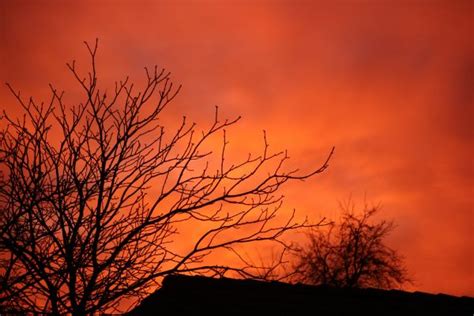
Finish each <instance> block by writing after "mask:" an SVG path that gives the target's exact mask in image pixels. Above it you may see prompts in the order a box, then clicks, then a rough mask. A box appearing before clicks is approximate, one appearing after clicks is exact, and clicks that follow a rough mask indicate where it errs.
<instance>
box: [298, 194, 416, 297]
mask: <svg viewBox="0 0 474 316" xmlns="http://www.w3.org/2000/svg"><path fill="white" fill-rule="evenodd" d="M342 209H343V211H344V213H343V216H342V220H341V222H340V223H339V224H334V223H332V224H331V225H330V226H329V229H328V230H326V231H322V230H311V232H310V233H309V234H308V240H309V244H308V245H307V246H303V247H302V246H299V247H297V251H296V252H295V253H296V256H297V261H296V262H297V263H296V265H295V267H296V269H295V270H296V272H297V273H296V275H297V280H298V281H300V282H304V283H309V284H322V285H329V286H335V287H343V288H354V287H357V288H360V287H375V288H384V289H388V288H393V287H397V286H398V287H399V286H401V285H403V284H404V283H405V282H409V281H410V280H409V279H408V276H407V271H406V269H405V267H404V265H403V262H402V259H401V257H400V256H399V255H398V254H397V252H396V251H395V250H393V249H391V248H389V247H388V246H386V245H385V243H384V238H385V237H387V235H388V234H389V233H390V232H391V231H392V230H393V229H394V224H393V222H390V221H385V220H382V221H380V222H372V221H371V219H372V217H373V216H374V214H375V213H376V212H377V211H378V207H373V208H369V207H368V206H366V207H365V208H364V210H363V212H362V213H361V214H357V213H355V212H354V206H353V205H350V203H348V204H346V205H343V206H342Z"/></svg>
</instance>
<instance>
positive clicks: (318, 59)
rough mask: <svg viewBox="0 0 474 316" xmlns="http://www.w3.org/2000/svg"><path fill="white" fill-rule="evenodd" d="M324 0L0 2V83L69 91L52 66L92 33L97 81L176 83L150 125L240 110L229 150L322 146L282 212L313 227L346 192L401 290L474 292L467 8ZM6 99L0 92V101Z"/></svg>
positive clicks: (63, 73) (305, 156)
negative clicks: (382, 236) (377, 219)
mask: <svg viewBox="0 0 474 316" xmlns="http://www.w3.org/2000/svg"><path fill="white" fill-rule="evenodd" d="M327 2H328V3H333V4H326V1H298V0H297V1H263V0H262V1H255V2H253V1H244V0H242V1H217V0H216V1H211V0H209V1H185V0H179V1H128V2H127V1H96V2H86V1H76V2H73V1H70V2H69V1H68V2H67V4H65V3H63V2H62V1H2V2H1V4H0V36H1V42H2V47H1V49H0V81H1V82H2V83H3V82H8V83H10V84H12V85H13V86H14V87H15V89H16V90H21V91H22V95H24V96H27V95H28V96H30V95H31V96H33V97H34V98H35V99H38V100H43V99H44V100H48V96H49V87H48V83H52V84H54V85H55V86H56V87H58V88H59V89H61V90H65V91H66V96H67V97H68V98H70V99H68V100H74V97H75V94H74V93H76V92H77V90H75V89H76V87H75V86H74V82H73V80H72V78H71V76H70V73H69V72H68V70H67V68H66V66H65V63H66V62H69V61H71V60H72V59H76V60H77V63H78V65H79V66H81V65H82V66H84V67H86V66H87V62H88V59H87V54H86V50H85V49H84V45H83V41H95V39H96V38H98V39H99V52H98V68H99V71H100V73H101V76H100V80H101V82H102V83H103V84H105V85H107V84H113V82H114V81H115V80H118V79H121V78H123V77H125V76H126V75H130V77H131V78H132V79H133V80H136V82H137V83H140V82H141V81H140V80H143V74H144V72H143V67H144V66H153V65H155V64H157V65H158V66H159V67H164V68H166V69H167V70H169V71H171V73H172V78H173V80H174V82H175V83H177V84H182V90H181V92H180V94H179V95H178V97H177V98H176V100H175V101H173V104H171V105H170V106H169V108H168V109H167V111H166V114H165V115H166V119H168V120H170V121H173V120H174V119H175V118H176V120H180V119H181V117H182V116H183V115H186V116H187V117H189V119H190V120H192V121H196V122H197V123H198V124H200V126H206V124H209V123H210V121H211V120H212V117H213V113H214V106H215V105H218V106H219V109H220V112H221V115H222V116H223V117H228V118H235V117H237V116H239V115H241V116H242V120H241V121H240V122H239V124H237V125H236V126H235V127H234V128H232V129H230V130H229V132H228V139H229V141H230V144H229V150H230V154H232V155H234V156H233V157H241V156H239V155H243V154H246V153H247V152H255V151H258V150H260V149H261V147H262V130H265V131H266V133H267V136H268V141H269V143H270V146H271V148H272V149H273V150H275V151H277V150H284V149H288V153H289V155H290V157H291V162H290V164H291V166H294V167H298V168H300V169H301V170H303V171H309V170H312V169H313V168H315V167H317V166H319V165H320V164H321V163H322V162H323V161H324V159H325V158H326V157H327V155H328V153H329V151H330V150H331V148H332V146H335V148H336V151H335V154H334V156H333V158H332V159H331V161H330V167H329V168H328V169H327V170H326V171H325V172H324V173H323V174H321V175H318V176H316V177H314V178H311V179H309V180H307V181H305V182H298V183H291V184H290V185H288V186H286V187H285V188H284V192H283V193H284V195H285V197H286V199H285V205H284V207H285V209H288V210H289V211H291V210H292V209H293V208H295V209H296V210H297V212H298V214H300V215H302V216H308V217H309V218H310V219H312V220H313V221H317V220H319V219H320V218H321V217H328V218H334V219H337V218H338V216H339V213H340V210H339V208H338V205H339V204H338V203H339V201H341V200H347V199H348V198H349V197H351V198H352V199H353V200H354V201H355V202H360V203H363V201H364V199H366V200H367V201H368V202H370V203H375V204H378V203H380V204H381V205H382V212H381V213H382V214H381V216H383V217H384V218H388V219H393V220H394V221H395V223H396V225H397V228H396V229H395V230H394V231H393V233H392V235H390V238H389V240H388V243H389V244H390V245H391V246H392V247H393V248H394V249H397V251H399V253H400V254H401V255H403V256H404V257H405V262H406V265H407V268H408V271H409V272H410V275H411V277H412V278H413V279H414V280H415V283H414V285H413V286H409V287H408V289H410V290H420V291H426V292H433V293H437V292H443V293H449V294H454V295H469V296H474V270H473V269H474V240H473V239H474V233H473V231H474V215H473V211H474V209H473V203H474V202H473V193H474V191H473V188H474V187H473V179H474V168H473V161H472V154H473V148H474V147H473V145H474V144H473V128H472V124H473V118H474V110H473V91H474V89H473V86H474V85H473V84H474V82H473V74H474V60H473V56H474V55H473V53H474V51H473V10H474V8H473V2H472V1H448V0H446V1H398V3H397V2H396V1H390V2H389V1H327ZM72 86H74V88H70V87H72ZM17 108H18V106H17V103H16V101H15V99H14V97H13V96H12V95H11V93H10V92H9V90H8V89H7V88H6V87H5V86H2V87H0V109H2V110H3V109H5V110H8V112H9V113H14V112H15V111H16V109H17ZM182 238H185V235H184V236H182Z"/></svg>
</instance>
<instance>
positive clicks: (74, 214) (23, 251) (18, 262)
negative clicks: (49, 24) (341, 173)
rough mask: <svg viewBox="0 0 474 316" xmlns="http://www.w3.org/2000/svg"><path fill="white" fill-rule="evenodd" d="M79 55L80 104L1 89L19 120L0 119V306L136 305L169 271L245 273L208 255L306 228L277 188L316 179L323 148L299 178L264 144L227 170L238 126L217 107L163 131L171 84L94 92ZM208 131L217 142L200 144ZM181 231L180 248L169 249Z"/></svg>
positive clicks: (161, 78) (150, 79)
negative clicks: (208, 115) (286, 210)
mask: <svg viewBox="0 0 474 316" xmlns="http://www.w3.org/2000/svg"><path fill="white" fill-rule="evenodd" d="M87 48H88V52H89V54H90V57H91V69H90V71H89V72H88V73H86V74H85V76H84V75H82V74H81V73H80V72H79V70H78V68H77V67H76V63H75V62H72V63H70V64H68V67H69V70H70V71H71V73H72V75H73V76H74V78H75V79H76V81H77V83H78V85H79V87H80V88H81V89H82V92H83V97H84V99H83V101H82V102H80V103H75V104H74V105H69V103H68V102H67V101H65V97H64V94H63V92H60V91H58V90H57V89H56V88H54V87H52V86H51V100H50V102H48V103H44V104H43V103H37V102H35V101H34V100H33V99H24V98H23V97H22V96H21V95H20V93H19V92H16V91H15V90H14V89H13V88H11V87H10V86H9V87H10V89H11V91H12V93H13V94H14V96H15V97H16V99H17V101H18V103H19V105H20V106H21V109H22V114H21V115H20V116H19V118H18V119H16V118H15V117H11V116H9V115H7V114H6V113H4V115H3V117H2V129H1V131H0V170H1V171H3V173H2V174H1V177H0V208H1V213H0V225H1V237H0V277H1V279H0V282H1V283H0V286H1V288H0V305H3V308H4V309H8V308H11V309H15V310H23V311H32V312H45V313H52V314H66V313H67V314H73V315H85V314H89V313H95V312H100V311H105V310H111V309H113V308H114V307H117V304H118V301H119V300H120V299H123V298H125V299H131V300H132V301H133V302H136V301H137V300H139V299H140V298H142V297H144V296H145V295H147V294H148V293H149V292H150V290H151V289H152V288H156V287H157V286H159V282H160V280H161V278H162V277H164V276H166V275H169V274H171V273H177V272H179V273H189V274H205V275H211V276H212V275H216V274H217V275H223V274H224V273H226V272H228V271H233V272H235V273H237V274H238V275H240V276H243V277H250V276H252V269H251V268H252V267H250V268H249V267H246V266H245V265H242V266H225V265H223V264H216V263H213V262H210V261H208V260H207V258H208V256H209V255H210V254H211V253H213V252H214V251H216V250H219V249H221V250H225V251H229V252H231V253H235V254H237V255H238V252H239V248H236V246H237V245H238V246H241V245H245V244H249V243H254V242H260V241H270V242H271V241H274V242H277V243H284V241H282V239H281V237H282V235H283V234H284V233H285V232H287V231H289V230H294V229H297V228H301V227H308V226H312V225H311V224H309V223H307V222H306V221H302V222H297V221H296V220H295V217H294V213H292V214H290V215H289V216H288V217H287V218H282V217H281V216H279V214H280V213H279V210H280V207H281V202H282V196H280V195H279V194H278V191H279V189H280V187H281V186H282V185H283V184H284V183H286V182H287V181H289V180H303V179H306V178H308V177H311V176H313V175H316V174H318V173H321V172H323V171H324V170H325V169H326V168H327V166H328V161H329V158H330V157H331V154H332V152H331V154H329V156H328V158H327V160H326V161H325V162H324V163H323V164H322V165H321V167H318V168H316V169H315V170H313V171H310V172H308V173H299V172H298V170H296V169H287V167H286V166H285V163H286V162H287V160H288V156H287V154H286V152H277V153H272V152H270V150H269V145H268V142H267V140H266V137H265V136H264V137H263V149H262V152H261V153H260V154H257V155H250V154H249V155H248V157H247V158H246V159H244V160H242V161H229V160H228V159H226V149H227V146H228V140H227V138H226V134H225V129H226V128H228V127H230V126H231V125H233V124H235V123H236V122H237V121H238V120H239V118H236V119H232V120H221V118H220V117H219V115H218V111H217V108H216V111H215V116H214V117H213V118H212V122H211V124H210V127H209V128H207V129H204V130H203V131H202V132H201V131H199V130H198V129H197V127H196V125H195V124H194V123H191V124H190V123H188V121H187V120H186V118H185V117H183V119H182V121H181V122H180V123H179V124H178V126H177V128H176V129H173V128H169V127H168V128H167V127H166V126H164V125H163V124H164V123H163V122H164V121H163V120H162V112H163V111H164V110H165V108H167V106H168V105H169V104H170V102H172V101H173V100H174V99H175V97H176V95H177V93H178V92H179V89H180V87H176V86H174V85H173V84H172V82H171V79H170V73H168V72H166V71H165V70H160V69H158V68H156V67H155V68H153V69H146V81H145V86H144V87H143V88H142V89H138V88H137V87H136V86H134V85H133V84H132V83H131V82H130V81H129V79H128V78H126V79H124V80H123V81H119V82H117V83H116V84H115V88H113V89H108V90H107V89H104V88H102V87H100V86H99V81H98V74H97V69H96V50H97V43H96V45H94V46H92V47H91V46H89V45H87ZM9 107H10V106H9ZM175 122H176V121H175ZM216 135H222V136H221V137H222V143H221V146H220V147H219V148H212V149H209V147H208V146H209V144H210V143H211V142H210V140H211V138H212V137H214V136H216ZM186 223H189V224H192V225H193V226H192V227H193V234H190V235H189V237H188V239H187V241H188V242H189V244H188V245H187V247H184V246H183V245H180V247H176V243H175V240H176V238H177V234H178V233H179V232H181V230H182V229H185V228H186V227H188V228H189V227H190V226H185V224H186ZM316 225H317V224H316ZM197 232H198V233H199V234H197Z"/></svg>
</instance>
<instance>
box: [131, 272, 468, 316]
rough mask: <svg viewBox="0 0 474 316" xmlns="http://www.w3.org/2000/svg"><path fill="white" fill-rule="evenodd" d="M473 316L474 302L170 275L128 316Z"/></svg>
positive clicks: (403, 293)
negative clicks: (157, 315)
mask: <svg viewBox="0 0 474 316" xmlns="http://www.w3.org/2000/svg"><path fill="white" fill-rule="evenodd" d="M158 311H159V312H160V313H162V314H164V315H166V314H168V313H173V314H183V315H186V314H196V313H197V314H214V313H225V314H231V315H303V314H308V312H309V314H314V315H316V314H317V315H472V312H473V311H474V298H471V297H455V296H450V295H445V294H428V293H422V292H406V291H401V290H380V289H372V288H366V289H357V288H351V289H342V288H335V287H328V286H309V285H303V284H294V285H293V284H288V283H281V282H263V281H255V280H236V279H228V278H220V279H215V278H208V277H203V276H184V275H169V276H167V277H166V278H165V279H164V281H163V286H162V288H160V289H159V290H157V291H156V292H155V293H153V294H151V295H150V296H148V297H147V298H146V299H144V300H143V301H142V302H141V304H140V305H138V306H137V307H136V308H135V309H133V310H132V311H130V312H129V313H128V315H152V314H156V313H157V312H158Z"/></svg>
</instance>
